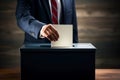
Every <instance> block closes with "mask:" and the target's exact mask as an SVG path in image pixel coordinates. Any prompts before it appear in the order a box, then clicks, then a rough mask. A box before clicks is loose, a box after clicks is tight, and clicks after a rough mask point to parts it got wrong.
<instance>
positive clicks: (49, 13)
mask: <svg viewBox="0 0 120 80" xmlns="http://www.w3.org/2000/svg"><path fill="white" fill-rule="evenodd" d="M42 1H43V5H44V7H45V10H46V12H47V14H48V16H49V20H50V21H51V22H52V20H51V12H50V7H49V2H48V0H42Z"/></svg>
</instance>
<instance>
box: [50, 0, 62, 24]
mask: <svg viewBox="0 0 120 80" xmlns="http://www.w3.org/2000/svg"><path fill="white" fill-rule="evenodd" d="M56 2H57V6H58V24H60V13H61V2H60V0H56ZM49 6H50V11H51V13H52V8H51V0H49Z"/></svg>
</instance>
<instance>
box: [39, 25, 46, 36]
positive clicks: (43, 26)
mask: <svg viewBox="0 0 120 80" xmlns="http://www.w3.org/2000/svg"><path fill="white" fill-rule="evenodd" d="M43 29H44V26H43V27H42V29H41V30H40V35H39V37H40V38H45V37H44V36H43V35H42V30H43Z"/></svg>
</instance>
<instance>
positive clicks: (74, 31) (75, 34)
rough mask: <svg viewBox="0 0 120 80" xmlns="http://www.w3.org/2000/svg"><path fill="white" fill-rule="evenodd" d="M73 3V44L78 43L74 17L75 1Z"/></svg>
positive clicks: (75, 18)
mask: <svg viewBox="0 0 120 80" xmlns="http://www.w3.org/2000/svg"><path fill="white" fill-rule="evenodd" d="M72 1H73V2H72V3H73V7H72V8H73V9H72V10H73V15H72V24H73V26H74V27H73V33H74V38H73V39H74V40H73V41H74V43H78V29H77V17H76V8H75V0H72Z"/></svg>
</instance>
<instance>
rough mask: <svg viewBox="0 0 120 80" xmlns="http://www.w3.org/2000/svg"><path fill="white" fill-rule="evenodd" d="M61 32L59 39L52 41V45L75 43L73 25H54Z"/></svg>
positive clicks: (68, 45) (61, 45)
mask: <svg viewBox="0 0 120 80" xmlns="http://www.w3.org/2000/svg"><path fill="white" fill-rule="evenodd" d="M54 26H55V28H56V29H57V31H58V33H59V39H58V41H56V42H54V41H52V42H51V47H72V44H73V26H72V25H54Z"/></svg>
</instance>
